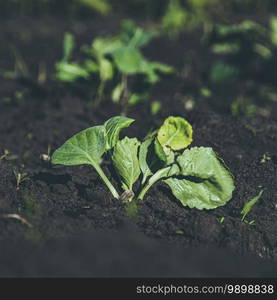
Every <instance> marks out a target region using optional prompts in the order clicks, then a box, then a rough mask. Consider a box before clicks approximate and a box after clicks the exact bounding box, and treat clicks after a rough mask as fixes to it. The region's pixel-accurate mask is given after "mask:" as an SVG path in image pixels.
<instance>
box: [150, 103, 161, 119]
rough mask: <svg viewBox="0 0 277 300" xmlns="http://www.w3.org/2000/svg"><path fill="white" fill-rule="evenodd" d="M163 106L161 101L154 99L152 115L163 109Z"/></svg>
mask: <svg viewBox="0 0 277 300" xmlns="http://www.w3.org/2000/svg"><path fill="white" fill-rule="evenodd" d="M161 106H162V105H161V102H160V101H153V102H152V103H151V115H152V116H153V115H156V114H157V113H158V112H159V111H160V110H161Z"/></svg>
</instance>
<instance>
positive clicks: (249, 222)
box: [243, 219, 256, 226]
mask: <svg viewBox="0 0 277 300" xmlns="http://www.w3.org/2000/svg"><path fill="white" fill-rule="evenodd" d="M243 222H244V223H246V224H248V225H250V226H254V225H256V224H255V220H251V221H247V220H245V219H244V221H243Z"/></svg>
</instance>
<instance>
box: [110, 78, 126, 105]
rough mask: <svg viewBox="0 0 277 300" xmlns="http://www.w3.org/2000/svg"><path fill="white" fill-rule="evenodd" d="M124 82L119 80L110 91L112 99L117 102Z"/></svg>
mask: <svg viewBox="0 0 277 300" xmlns="http://www.w3.org/2000/svg"><path fill="white" fill-rule="evenodd" d="M124 86H125V85H124V84H123V83H122V82H120V83H119V84H118V85H117V86H116V87H115V88H114V89H113V91H112V100H113V102H115V103H119V101H120V98H121V95H122V93H123V90H124Z"/></svg>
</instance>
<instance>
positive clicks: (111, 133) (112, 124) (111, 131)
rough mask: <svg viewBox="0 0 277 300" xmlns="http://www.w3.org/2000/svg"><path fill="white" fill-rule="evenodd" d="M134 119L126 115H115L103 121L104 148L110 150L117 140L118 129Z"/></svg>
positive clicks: (126, 125)
mask: <svg viewBox="0 0 277 300" xmlns="http://www.w3.org/2000/svg"><path fill="white" fill-rule="evenodd" d="M134 121H135V120H134V119H130V118H127V117H123V116H116V117H113V118H110V119H109V120H108V121H106V122H105V124H104V127H105V130H106V150H110V149H112V148H113V147H114V146H115V144H116V143H117V141H118V140H119V134H120V131H121V130H122V129H123V128H126V127H128V126H129V125H130V124H132V123H133V122H134Z"/></svg>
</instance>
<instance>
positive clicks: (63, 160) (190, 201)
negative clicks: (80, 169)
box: [52, 116, 235, 209]
mask: <svg viewBox="0 0 277 300" xmlns="http://www.w3.org/2000/svg"><path fill="white" fill-rule="evenodd" d="M133 121H134V120H133V119H130V118H127V117H120V116H116V117H113V118H111V119H109V120H108V121H106V122H105V123H104V124H103V125H99V126H95V127H91V128H88V129H85V130H83V131H81V132H79V133H77V134H76V135H74V136H73V137H72V138H70V139H69V140H67V141H66V142H65V143H64V144H63V145H62V146H61V147H60V148H58V149H57V150H56V151H55V152H54V153H53V155H52V163H53V164H62V165H67V166H72V165H82V164H88V165H91V166H92V167H93V168H94V169H95V170H96V171H97V173H98V174H99V176H100V177H101V178H102V180H103V182H104V183H105V184H106V185H107V187H108V189H109V190H110V192H111V193H112V195H113V197H115V198H117V199H120V200H122V201H123V202H134V201H135V200H143V199H144V198H145V194H146V193H147V191H148V190H149V189H150V188H151V187H152V186H153V185H154V184H155V183H157V182H163V183H165V184H166V185H167V186H168V187H169V188H170V189H171V191H172V193H173V195H174V196H175V197H176V198H177V199H178V200H179V201H180V202H181V203H182V205H184V206H188V207H190V208H198V209H213V208H216V207H218V206H222V205H224V204H226V202H227V201H229V200H230V199H231V198H232V192H233V190H234V188H235V186H234V181H233V176H232V174H231V173H230V171H229V170H228V169H227V167H226V166H225V164H224V162H223V160H222V159H220V158H219V157H218V155H217V154H216V153H215V152H214V151H213V149H212V148H210V147H192V148H190V149H185V148H187V147H188V146H189V145H190V144H191V142H192V132H193V130H192V127H191V125H190V124H189V123H188V122H187V121H186V120H185V119H183V118H181V117H168V118H167V119H166V120H165V121H164V123H163V124H162V126H161V127H160V128H159V129H158V130H155V131H153V132H151V133H150V134H148V135H147V136H146V137H145V139H144V140H143V141H142V142H141V141H139V140H138V139H137V138H129V137H124V138H123V139H119V134H120V131H121V130H122V129H123V128H126V127H128V126H129V125H130V124H131V123H133ZM184 149H185V150H184ZM103 157H106V158H108V159H110V161H111V162H112V164H113V167H114V169H115V171H116V173H117V174H118V176H119V178H120V184H121V191H120V192H118V191H117V189H116V188H115V187H114V186H113V184H112V183H111V181H110V180H109V179H108V177H107V176H106V175H105V173H104V170H103V169H102V167H101V162H102V160H103ZM139 179H140V184H139V188H138V190H134V184H135V183H136V182H137V180H139Z"/></svg>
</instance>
